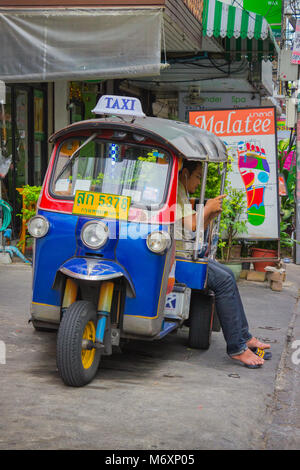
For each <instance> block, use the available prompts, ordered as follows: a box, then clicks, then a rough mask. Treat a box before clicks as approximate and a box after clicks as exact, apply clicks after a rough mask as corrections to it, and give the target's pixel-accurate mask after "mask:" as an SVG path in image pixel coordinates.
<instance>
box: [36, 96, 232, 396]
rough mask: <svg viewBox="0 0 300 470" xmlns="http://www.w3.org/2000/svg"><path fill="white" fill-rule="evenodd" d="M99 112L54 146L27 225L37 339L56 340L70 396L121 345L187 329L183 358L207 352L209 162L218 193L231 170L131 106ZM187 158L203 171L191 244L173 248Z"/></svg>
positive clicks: (195, 132)
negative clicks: (43, 334) (216, 167)
mask: <svg viewBox="0 0 300 470" xmlns="http://www.w3.org/2000/svg"><path fill="white" fill-rule="evenodd" d="M94 112H95V114H96V115H102V117H101V118H100V117H98V116H96V118H95V119H91V120H86V121H81V122H76V123H74V124H71V125H69V126H67V127H65V128H63V129H62V130H60V131H58V132H56V133H55V134H53V135H52V136H51V137H50V142H52V143H53V144H54V148H53V153H52V156H51V160H50V162H49V167H48V170H47V173H46V176H45V179H44V183H43V188H42V192H41V195H40V199H39V201H38V206H37V213H36V215H35V216H34V217H33V218H32V219H31V220H30V221H29V223H28V230H29V233H30V234H31V235H32V237H34V239H35V241H34V256H33V294H32V303H31V321H32V323H33V326H34V327H35V329H36V330H38V331H49V330H53V329H58V334H57V367H58V371H59V374H60V376H61V378H62V380H63V382H64V383H65V384H67V385H70V386H77V387H78V386H83V385H85V384H87V383H89V382H90V381H91V380H92V379H93V378H94V376H95V374H96V373H97V369H98V367H99V362H100V358H101V356H102V355H110V354H112V350H113V346H120V344H121V343H122V341H123V340H126V341H127V340H128V339H138V340H148V341H149V340H151V341H153V340H159V339H161V338H163V337H164V336H165V335H167V334H168V333H170V332H172V331H174V330H177V329H178V328H180V327H182V325H183V324H185V325H188V326H189V345H190V347H193V348H204V349H205V348H208V347H209V343H210V335H211V331H212V325H213V322H214V320H213V317H214V308H213V297H212V295H211V293H210V292H208V291H207V289H206V272H207V261H208V258H209V257H210V256H213V254H214V250H215V240H216V237H217V231H218V224H216V226H215V228H214V233H211V234H210V236H209V240H208V242H207V240H206V243H205V233H204V226H203V219H204V218H203V207H204V198H205V183H206V177H207V168H208V164H209V162H216V163H219V164H223V175H222V184H221V192H222V191H223V189H224V181H225V171H224V168H225V167H226V161H227V155H226V148H225V146H224V144H223V143H222V142H221V140H220V139H219V138H217V137H216V136H214V135H213V134H211V133H209V132H207V131H204V130H200V129H198V128H196V127H194V126H191V125H189V124H185V123H182V122H175V121H171V120H167V119H159V118H154V117H146V116H145V115H144V114H143V112H142V109H141V103H140V102H139V100H137V99H136V98H132V97H124V96H121V97H120V96H119V97H118V96H108V95H106V96H102V97H101V99H100V100H99V102H98V104H97V106H96V108H95V109H94ZM183 159H187V160H195V161H198V162H201V163H202V164H203V177H202V187H201V195H200V200H199V204H197V230H196V234H195V239H193V240H189V241H184V240H181V241H180V242H176V240H175V237H174V225H175V221H176V197H177V185H178V173H179V171H180V168H181V166H182V162H183ZM176 243H177V246H176ZM204 246H205V248H204Z"/></svg>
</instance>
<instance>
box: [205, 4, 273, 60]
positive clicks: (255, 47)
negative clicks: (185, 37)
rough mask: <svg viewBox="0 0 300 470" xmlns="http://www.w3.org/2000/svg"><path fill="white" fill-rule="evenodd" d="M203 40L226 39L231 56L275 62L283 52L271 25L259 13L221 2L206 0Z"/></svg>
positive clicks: (227, 49)
mask: <svg viewBox="0 0 300 470" xmlns="http://www.w3.org/2000/svg"><path fill="white" fill-rule="evenodd" d="M202 24H203V36H208V37H213V36H214V37H215V38H218V37H220V38H223V39H225V49H226V52H227V54H229V55H231V56H232V55H235V56H238V57H236V58H237V60H238V59H239V56H240V58H242V57H245V58H247V59H248V60H250V61H252V60H257V59H258V60H262V59H264V60H273V59H274V58H275V56H276V55H277V53H278V51H279V47H278V45H277V44H276V41H275V38H274V36H273V34H272V30H271V28H270V25H269V23H268V22H267V21H266V19H265V18H264V17H263V16H262V15H259V14H257V13H253V12H251V11H248V10H245V9H244V8H241V7H239V6H233V5H229V4H227V3H223V2H219V1H218V0H204V5H203V16H202Z"/></svg>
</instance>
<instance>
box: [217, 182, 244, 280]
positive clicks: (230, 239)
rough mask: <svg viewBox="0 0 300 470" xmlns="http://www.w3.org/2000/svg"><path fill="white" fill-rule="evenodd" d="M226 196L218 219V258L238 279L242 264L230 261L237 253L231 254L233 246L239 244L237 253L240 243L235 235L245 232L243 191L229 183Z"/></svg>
mask: <svg viewBox="0 0 300 470" xmlns="http://www.w3.org/2000/svg"><path fill="white" fill-rule="evenodd" d="M226 194H227V197H226V198H225V199H224V201H223V211H222V216H221V221H220V239H219V243H218V253H219V259H220V261H221V262H222V263H228V266H229V267H230V268H231V269H232V271H233V272H234V274H235V276H236V278H237V279H238V277H239V275H240V272H241V269H242V264H241V263H240V262H239V263H232V260H233V259H234V258H238V257H239V255H237V254H235V255H234V256H233V250H234V249H235V248H234V247H235V246H239V253H240V249H241V244H240V243H239V241H238V239H237V235H239V234H241V233H247V225H246V220H242V216H243V214H244V213H245V211H246V199H245V192H244V191H243V190H239V189H236V188H232V187H231V186H230V185H229V184H228V185H227V189H226Z"/></svg>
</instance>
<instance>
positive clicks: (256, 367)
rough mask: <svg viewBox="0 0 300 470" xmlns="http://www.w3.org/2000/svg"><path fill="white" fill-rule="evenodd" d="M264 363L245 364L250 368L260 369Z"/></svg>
mask: <svg viewBox="0 0 300 470" xmlns="http://www.w3.org/2000/svg"><path fill="white" fill-rule="evenodd" d="M262 365H263V364H244V366H245V367H248V369H259V368H260V367H261V366H262Z"/></svg>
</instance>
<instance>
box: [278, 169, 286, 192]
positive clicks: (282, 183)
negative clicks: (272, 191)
mask: <svg viewBox="0 0 300 470" xmlns="http://www.w3.org/2000/svg"><path fill="white" fill-rule="evenodd" d="M278 183H279V196H287V195H288V193H287V187H286V182H285V177H284V175H283V174H282V173H280V174H279V176H278Z"/></svg>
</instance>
